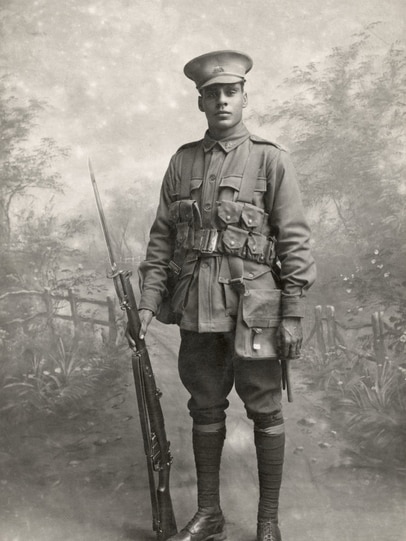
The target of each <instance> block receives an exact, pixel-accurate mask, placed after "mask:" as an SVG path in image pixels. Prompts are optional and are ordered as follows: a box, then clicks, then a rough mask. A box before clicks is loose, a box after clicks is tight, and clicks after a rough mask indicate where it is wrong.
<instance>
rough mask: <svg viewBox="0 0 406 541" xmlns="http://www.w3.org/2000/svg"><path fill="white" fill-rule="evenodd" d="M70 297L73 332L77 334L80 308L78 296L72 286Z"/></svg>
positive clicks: (69, 292)
mask: <svg viewBox="0 0 406 541" xmlns="http://www.w3.org/2000/svg"><path fill="white" fill-rule="evenodd" d="M68 298H69V304H70V309H71V313H72V320H73V333H74V335H75V334H76V333H77V330H78V328H79V314H78V308H77V304H76V296H75V294H74V292H73V289H71V288H69V289H68Z"/></svg>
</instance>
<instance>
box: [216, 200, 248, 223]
mask: <svg viewBox="0 0 406 541" xmlns="http://www.w3.org/2000/svg"><path fill="white" fill-rule="evenodd" d="M217 205H218V216H219V218H220V219H221V220H222V221H223V222H224V223H226V224H237V223H238V222H239V221H240V216H241V212H242V209H243V205H242V203H236V202H234V201H218V202H217Z"/></svg>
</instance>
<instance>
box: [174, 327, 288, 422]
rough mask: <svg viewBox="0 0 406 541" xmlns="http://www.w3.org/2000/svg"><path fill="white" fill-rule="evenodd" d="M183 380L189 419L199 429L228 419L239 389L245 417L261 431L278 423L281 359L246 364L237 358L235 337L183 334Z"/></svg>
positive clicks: (246, 362)
mask: <svg viewBox="0 0 406 541" xmlns="http://www.w3.org/2000/svg"><path fill="white" fill-rule="evenodd" d="M181 338H182V340H181V345H180V350H179V375H180V379H181V381H182V383H183V385H184V386H185V387H186V389H187V390H188V391H189V393H190V395H191V397H190V400H189V401H188V408H189V412H190V415H191V416H192V418H193V420H194V422H195V423H196V424H199V425H207V424H212V423H218V422H221V421H223V420H224V419H225V417H226V414H225V410H226V409H227V407H228V405H229V402H228V400H227V397H228V395H229V393H230V391H231V389H232V388H233V385H234V384H235V389H236V391H237V394H238V395H239V397H240V398H241V400H242V401H243V403H244V406H245V409H246V411H247V416H248V418H249V419H252V420H253V421H254V422H255V424H256V425H257V426H259V427H267V426H271V425H272V424H275V421H276V420H277V419H279V418H280V411H281V367H280V363H279V361H277V360H255V361H246V360H243V359H240V358H238V357H236V356H235V353H234V333H233V332H227V333H197V332H193V331H185V330H181Z"/></svg>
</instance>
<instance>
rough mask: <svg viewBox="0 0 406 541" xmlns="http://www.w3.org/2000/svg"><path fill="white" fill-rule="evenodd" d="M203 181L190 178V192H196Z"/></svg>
mask: <svg viewBox="0 0 406 541" xmlns="http://www.w3.org/2000/svg"><path fill="white" fill-rule="evenodd" d="M202 182H203V179H202V178H192V180H191V181H190V191H192V190H197V189H198V188H200V186H201V185H202Z"/></svg>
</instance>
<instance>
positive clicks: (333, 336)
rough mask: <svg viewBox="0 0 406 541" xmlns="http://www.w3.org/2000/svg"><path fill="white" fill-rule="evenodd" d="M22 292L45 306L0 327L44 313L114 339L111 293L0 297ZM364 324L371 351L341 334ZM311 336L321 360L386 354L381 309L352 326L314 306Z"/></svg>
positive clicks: (329, 310)
mask: <svg viewBox="0 0 406 541" xmlns="http://www.w3.org/2000/svg"><path fill="white" fill-rule="evenodd" d="M24 295H28V296H37V297H40V298H41V299H42V301H43V303H44V306H45V310H44V311H42V312H41V311H40V312H36V313H35V314H31V315H28V316H24V317H20V318H15V319H12V320H9V321H1V322H0V327H8V326H11V325H16V324H22V325H25V324H27V323H28V322H29V321H31V320H33V319H35V318H39V317H45V318H46V319H47V320H48V321H52V320H54V319H61V320H65V321H71V322H72V324H73V328H74V331H77V330H78V329H80V327H81V325H82V324H83V323H86V322H87V323H90V324H92V325H101V326H103V327H107V328H108V342H109V343H111V344H113V343H115V342H116V339H117V333H118V326H117V317H116V303H115V301H114V300H113V299H112V298H111V297H109V296H107V297H106V300H98V299H93V298H86V297H80V296H78V295H76V294H75V293H74V291H73V290H72V289H68V290H67V295H59V294H54V293H51V292H50V290H49V289H44V290H43V291H36V290H33V291H27V290H25V291H10V292H7V293H4V294H3V295H0V301H1V300H3V299H6V298H8V297H13V296H16V297H21V296H24ZM58 302H64V303H67V304H68V305H69V306H70V314H69V315H68V314H61V313H58V311H57V309H56V303H58ZM81 304H93V305H96V306H100V307H101V308H103V309H105V310H106V311H107V319H100V318H98V317H97V318H94V317H90V316H85V315H82V314H80V312H79V305H81ZM365 328H370V329H371V331H372V335H373V354H368V352H366V351H361V350H358V349H355V348H354V347H351V346H350V345H348V340H346V339H345V337H344V333H345V332H346V331H359V330H362V329H365ZM312 340H315V344H316V347H317V349H318V351H319V352H320V354H321V356H322V358H323V359H324V360H327V357H328V355H329V354H331V353H337V351H338V350H340V351H342V352H343V353H344V354H345V355H346V356H347V357H350V356H351V355H354V354H355V355H357V356H359V357H365V358H367V359H368V360H371V361H376V362H378V363H379V364H383V362H384V361H385V358H386V349H385V326H384V322H383V312H375V313H374V314H372V316H371V323H363V324H359V325H356V326H352V327H351V326H348V325H343V324H342V323H340V322H339V321H337V319H336V313H335V308H334V306H324V307H323V306H320V305H319V306H316V307H315V308H314V325H313V327H312V328H311V330H310V331H309V332H308V336H307V338H306V340H305V345H307V344H310V343H311V341H312Z"/></svg>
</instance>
